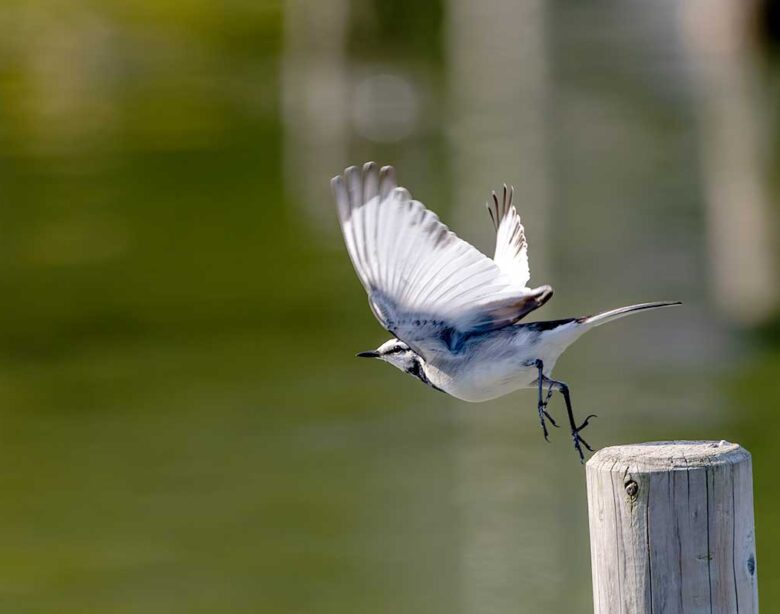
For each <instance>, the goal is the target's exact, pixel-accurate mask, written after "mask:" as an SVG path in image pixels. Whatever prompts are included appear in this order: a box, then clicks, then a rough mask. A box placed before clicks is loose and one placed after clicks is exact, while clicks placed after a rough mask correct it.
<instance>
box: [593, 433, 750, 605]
mask: <svg viewBox="0 0 780 614" xmlns="http://www.w3.org/2000/svg"><path fill="white" fill-rule="evenodd" d="M587 481H588V512H589V517H590V541H591V564H592V571H593V603H594V612H595V613H596V614H650V613H651V612H652V613H654V614H658V613H661V612H663V613H668V614H675V613H678V612H684V613H686V614H688V613H696V614H698V613H699V612H701V613H705V612H706V613H707V614H727V613H728V614H731V613H737V612H738V613H739V614H752V613H754V612H758V594H757V581H756V571H757V570H756V546H755V529H754V524H753V486H752V470H751V460H750V454H749V453H748V452H747V451H746V450H744V449H743V448H741V447H740V446H739V445H737V444H733V443H728V442H725V441H722V442H713V441H697V442H693V441H677V442H657V443H645V444H637V445H626V446H615V447H611V448H605V449H603V450H600V451H599V452H597V453H596V454H594V455H593V457H592V458H591V459H590V460H589V461H588V465H587Z"/></svg>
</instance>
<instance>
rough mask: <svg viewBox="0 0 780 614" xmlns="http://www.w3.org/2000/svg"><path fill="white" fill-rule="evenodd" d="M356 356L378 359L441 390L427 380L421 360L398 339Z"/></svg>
mask: <svg viewBox="0 0 780 614" xmlns="http://www.w3.org/2000/svg"><path fill="white" fill-rule="evenodd" d="M358 356H359V357H360V358H379V359H380V360H383V361H384V362H388V363H390V364H391V365H393V366H394V367H395V368H397V369H400V370H401V371H403V372H404V373H408V374H409V375H411V376H413V377H416V378H417V379H418V380H420V381H421V382H422V383H423V384H426V385H428V386H430V387H431V388H435V389H436V390H441V388H438V387H437V386H435V385H434V384H433V383H432V382H431V380H430V379H428V375H427V374H426V373H425V368H424V367H423V360H422V358H420V356H418V355H417V354H416V353H415V352H414V350H412V349H411V348H410V347H409V346H408V345H406V344H405V343H404V342H403V341H401V340H400V339H390V340H389V341H385V342H384V343H383V344H382V345H380V346H379V347H378V348H377V349H375V350H369V351H368V352H360V353H359V354H358Z"/></svg>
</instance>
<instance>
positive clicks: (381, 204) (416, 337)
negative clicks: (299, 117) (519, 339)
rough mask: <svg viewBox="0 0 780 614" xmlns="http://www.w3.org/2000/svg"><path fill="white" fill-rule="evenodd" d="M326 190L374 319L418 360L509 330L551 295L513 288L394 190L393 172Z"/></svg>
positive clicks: (355, 177)
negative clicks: (332, 198) (480, 336)
mask: <svg viewBox="0 0 780 614" xmlns="http://www.w3.org/2000/svg"><path fill="white" fill-rule="evenodd" d="M331 185H332V187H333V193H334V196H335V198H336V202H337V204H338V213H339V221H340V223H341V228H342V232H343V235H344V242H345V244H346V247H347V251H348V252H349V255H350V258H351V260H352V264H353V265H354V267H355V271H356V272H357V275H358V278H359V279H360V281H361V283H362V284H363V286H364V287H365V289H366V291H367V293H368V296H369V303H370V305H371V309H372V311H373V312H374V315H375V316H376V317H377V319H378V320H379V321H380V323H381V324H382V325H383V326H384V327H385V328H386V329H387V330H389V331H390V332H392V333H393V334H395V335H396V336H397V337H398V338H400V339H402V340H403V341H405V342H406V343H407V344H409V345H410V347H412V348H413V349H415V351H417V352H418V353H419V354H421V355H422V356H423V357H430V356H431V355H432V354H435V353H438V352H443V351H452V350H453V344H455V343H456V341H454V340H458V339H461V340H462V339H464V338H466V337H467V336H468V335H469V334H472V333H474V332H476V331H486V330H492V329H495V328H500V327H502V326H507V325H509V324H512V323H514V322H516V321H517V320H519V319H520V318H522V317H523V316H524V315H525V314H527V313H528V312H530V311H532V310H533V309H536V308H537V307H539V306H541V305H542V304H544V303H545V302H546V301H547V300H548V299H549V298H550V296H551V295H552V290H551V289H550V288H549V286H542V287H540V288H536V289H534V290H530V289H528V288H525V287H524V285H523V284H518V283H516V281H515V280H513V279H512V277H511V276H510V275H508V274H507V273H506V272H505V271H503V270H502V269H501V267H500V266H499V265H498V263H497V262H494V261H493V260H491V259H489V258H488V257H487V256H485V255H483V254H481V253H480V252H479V251H477V250H476V249H475V248H474V247H472V246H471V245H469V244H468V243H466V242H465V241H463V240H462V239H460V238H458V237H457V236H456V235H455V233H453V232H452V231H450V230H449V229H448V228H447V227H446V226H445V225H444V224H442V222H441V221H440V220H439V218H438V216H436V214H435V213H433V212H431V211H429V210H428V209H426V208H425V206H424V205H423V204H422V203H420V202H419V201H416V200H413V199H412V197H411V195H410V194H409V192H408V191H407V190H406V189H405V188H403V187H398V185H397V182H396V179H395V171H394V170H393V168H392V167H387V166H386V167H383V168H382V169H380V170H377V166H376V165H375V164H374V163H373V162H369V163H367V164H365V165H364V166H363V168H362V170H361V169H358V168H357V167H354V166H352V167H349V168H347V169H346V170H345V171H344V174H343V175H341V176H338V177H334V178H333V180H332V181H331ZM496 219H499V218H498V215H497V214H496Z"/></svg>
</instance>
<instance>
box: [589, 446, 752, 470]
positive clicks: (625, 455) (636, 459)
mask: <svg viewBox="0 0 780 614" xmlns="http://www.w3.org/2000/svg"><path fill="white" fill-rule="evenodd" d="M749 458H750V453H749V452H748V451H747V450H745V449H744V448H743V447H741V446H740V445H739V444H736V443H730V442H728V441H652V442H648V443H637V444H628V445H623V446H611V447H609V448H603V449H601V450H599V451H598V452H596V453H595V454H594V455H593V456H592V457H591V459H590V460H589V461H588V465H589V466H591V467H593V468H599V469H604V468H606V467H607V466H610V467H611V466H615V467H619V468H624V467H626V466H627V465H631V466H632V467H635V468H636V469H637V470H644V471H669V470H673V469H692V468H697V467H709V466H712V465H722V464H727V463H730V464H736V463H739V462H742V461H744V460H748V459H749Z"/></svg>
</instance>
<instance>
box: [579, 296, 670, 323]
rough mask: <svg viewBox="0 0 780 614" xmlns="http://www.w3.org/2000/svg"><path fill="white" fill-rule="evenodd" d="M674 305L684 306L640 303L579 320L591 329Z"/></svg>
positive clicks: (666, 302) (667, 303)
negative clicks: (636, 314) (639, 312)
mask: <svg viewBox="0 0 780 614" xmlns="http://www.w3.org/2000/svg"><path fill="white" fill-rule="evenodd" d="M672 305H682V303H681V302H680V301H658V302H655V303H640V304H639V305H629V306H627V307H618V308H617V309H611V310H610V311H605V312H604V313H599V314H596V315H595V316H586V317H584V318H581V319H580V320H579V323H580V324H585V325H588V326H589V327H593V326H599V325H601V324H604V323H605V322H611V321H612V320H617V319H618V318H622V317H624V316H627V315H629V314H631V313H634V312H637V311H644V310H645V309H657V308H658V307H671V306H672Z"/></svg>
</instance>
